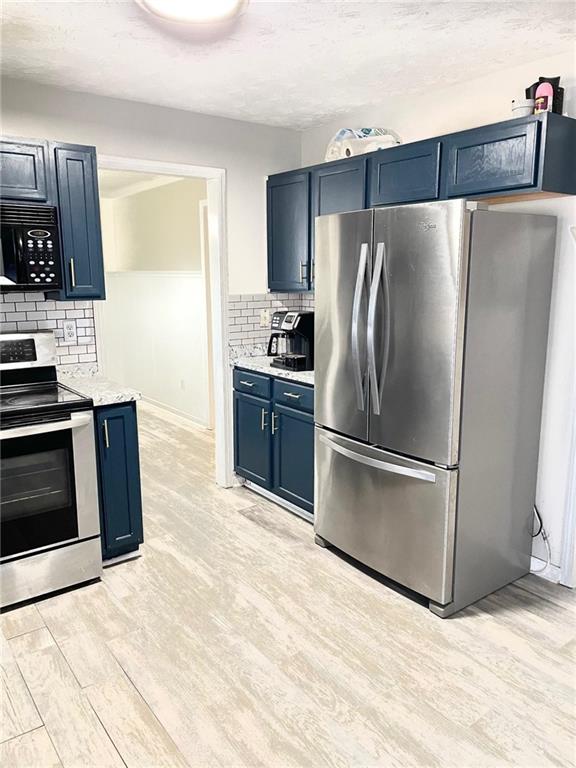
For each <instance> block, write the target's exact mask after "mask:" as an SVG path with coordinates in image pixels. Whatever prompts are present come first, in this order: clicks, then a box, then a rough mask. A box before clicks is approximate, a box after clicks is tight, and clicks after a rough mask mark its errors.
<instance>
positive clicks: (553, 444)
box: [302, 51, 576, 566]
mask: <svg viewBox="0 0 576 768" xmlns="http://www.w3.org/2000/svg"><path fill="white" fill-rule="evenodd" d="M540 75H543V76H547V77H552V76H556V75H561V77H562V80H561V84H562V85H563V86H564V89H565V96H564V110H565V111H568V113H569V114H570V115H571V116H575V115H576V60H575V56H574V51H569V52H564V53H560V54H558V55H555V56H551V57H548V58H541V59H538V60H535V61H533V62H531V63H528V64H523V65H521V66H517V67H513V68H510V69H508V70H505V71H499V72H498V73H493V74H490V75H488V76H486V77H484V78H481V79H478V80H473V81H469V82H467V83H463V84H459V85H452V86H450V87H448V88H438V89H435V90H432V91H428V92H426V93H415V94H410V95H409V96H406V97H404V98H400V99H385V98H384V97H383V98H382V99H381V100H380V101H377V102H376V103H375V104H374V105H373V106H372V107H370V108H366V109H362V110H359V111H357V112H354V113H349V114H346V115H344V116H343V117H342V118H340V119H339V120H338V121H337V122H331V123H329V124H327V125H324V126H322V127H321V128H315V129H312V130H308V131H306V132H305V133H304V134H303V136H302V160H303V164H304V165H311V164H314V163H317V162H321V161H322V160H323V159H324V153H325V150H326V145H327V143H328V141H329V140H330V139H331V137H332V136H333V135H334V134H335V133H336V131H337V130H338V129H339V128H342V127H351V128H354V127H363V126H382V127H385V128H392V129H393V130H395V131H397V132H398V133H399V134H400V136H401V137H402V139H403V140H404V142H410V141H417V140H419V139H425V138H428V137H431V136H438V135H441V134H443V133H450V132H452V131H460V130H464V129H466V128H473V127H475V126H478V125H484V124H486V123H493V122H498V121H499V120H507V119H509V118H511V117H512V115H511V112H510V102H511V100H512V99H513V98H517V97H520V98H523V97H524V89H525V88H526V87H527V86H528V85H530V84H531V83H533V82H534V81H536V80H537V79H538V77H539V76H540ZM566 162H574V158H566ZM575 201H576V199H575V198H573V197H567V198H556V199H550V200H539V201H532V202H525V203H514V204H509V205H502V206H497V207H498V208H502V209H503V210H519V211H526V212H533V213H548V214H552V215H555V216H557V217H558V227H559V229H558V240H557V248H556V265H555V275H554V285H553V295H552V308H551V316H550V334H549V344H548V359H547V365H546V383H545V394H544V407H543V418H542V437H541V445H540V462H539V469H538V489H537V501H538V503H539V507H540V511H541V513H542V516H543V518H544V523H545V525H546V528H547V529H548V532H549V534H550V544H551V550H552V563H553V564H554V565H556V566H558V565H559V564H560V553H561V548H562V536H563V523H564V516H565V511H566V508H567V499H568V488H569V477H570V474H571V473H574V472H575V468H574V467H573V466H571V464H570V436H571V431H572V429H573V422H574V415H575V408H576V404H575V403H574V402H573V392H574V391H576V380H575V379H576V373H575V365H576V363H575V344H576V340H575V329H576V316H575V309H574V306H575V301H576V269H575V259H576V247H575V245H574V241H573V239H572V237H571V235H570V232H569V226H570V225H574V224H576V202H575ZM534 554H535V555H536V556H538V557H545V550H544V547H543V545H542V541H541V539H539V540H537V541H536V542H535V546H534Z"/></svg>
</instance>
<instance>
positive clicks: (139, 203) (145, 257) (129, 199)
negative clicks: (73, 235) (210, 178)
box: [101, 179, 206, 272]
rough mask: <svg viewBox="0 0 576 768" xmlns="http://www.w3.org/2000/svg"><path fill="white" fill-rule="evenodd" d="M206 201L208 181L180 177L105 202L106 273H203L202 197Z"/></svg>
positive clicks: (104, 244)
mask: <svg viewBox="0 0 576 768" xmlns="http://www.w3.org/2000/svg"><path fill="white" fill-rule="evenodd" d="M205 199H206V181H205V180H204V179H181V180H179V181H174V182H172V183H171V184H166V185H164V186H161V187H155V188H153V189H147V190H145V191H143V192H138V193H136V194H133V195H126V196H122V197H117V198H112V199H108V200H105V205H104V210H103V214H102V216H101V218H102V240H103V247H104V265H105V268H106V271H110V272H121V271H127V270H128V271H130V270H152V271H158V270H161V271H170V270H177V271H192V272H199V271H201V269H202V259H201V248H200V201H201V200H205ZM110 227H112V233H110V232H109V228H110Z"/></svg>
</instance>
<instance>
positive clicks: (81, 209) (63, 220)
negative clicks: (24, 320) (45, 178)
mask: <svg viewBox="0 0 576 768" xmlns="http://www.w3.org/2000/svg"><path fill="white" fill-rule="evenodd" d="M51 149H52V151H53V153H54V163H55V170H56V181H57V186H58V204H59V206H58V207H59V213H60V231H61V234H62V254H63V265H62V267H63V269H62V271H63V274H64V290H63V291H62V293H61V294H60V295H59V297H60V298H67V299H104V298H105V295H106V294H105V288H104V261H103V255H102V234H101V229H100V204H99V198H98V176H97V169H96V150H95V149H94V147H84V146H77V145H71V144H52V145H51Z"/></svg>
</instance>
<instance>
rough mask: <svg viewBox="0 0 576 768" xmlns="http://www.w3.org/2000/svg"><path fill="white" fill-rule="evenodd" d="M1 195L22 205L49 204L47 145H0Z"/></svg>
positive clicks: (15, 142) (23, 141)
mask: <svg viewBox="0 0 576 768" xmlns="http://www.w3.org/2000/svg"><path fill="white" fill-rule="evenodd" d="M0 196H1V197H2V198H6V199H9V200H19V201H22V202H34V203H46V202H49V201H50V186H49V183H48V143H47V142H45V141H34V140H27V139H13V140H7V141H2V142H0Z"/></svg>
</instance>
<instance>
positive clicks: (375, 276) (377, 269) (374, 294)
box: [366, 243, 385, 416]
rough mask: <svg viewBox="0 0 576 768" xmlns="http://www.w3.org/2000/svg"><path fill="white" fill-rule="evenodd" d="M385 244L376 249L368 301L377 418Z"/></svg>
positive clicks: (373, 407)
mask: <svg viewBox="0 0 576 768" xmlns="http://www.w3.org/2000/svg"><path fill="white" fill-rule="evenodd" d="M384 252H385V246H384V243H378V245H377V247H376V259H375V263H374V272H373V273H372V283H371V285H370V298H369V300H368V323H367V330H366V338H367V341H368V375H369V377H370V391H371V399H372V410H373V411H374V414H375V415H376V416H379V415H380V394H381V393H380V385H379V383H378V368H377V365H376V341H375V331H376V308H377V304H378V289H379V287H380V279H381V275H382V268H383V266H384Z"/></svg>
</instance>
